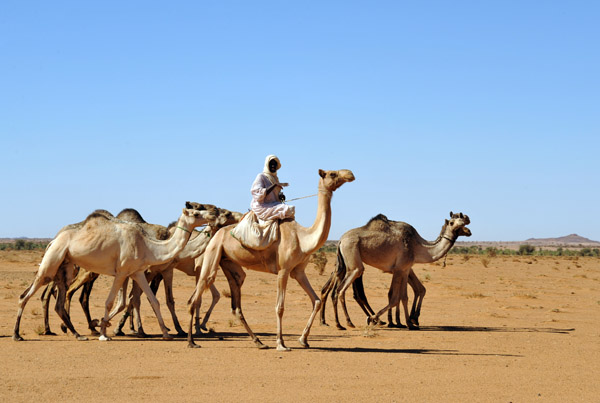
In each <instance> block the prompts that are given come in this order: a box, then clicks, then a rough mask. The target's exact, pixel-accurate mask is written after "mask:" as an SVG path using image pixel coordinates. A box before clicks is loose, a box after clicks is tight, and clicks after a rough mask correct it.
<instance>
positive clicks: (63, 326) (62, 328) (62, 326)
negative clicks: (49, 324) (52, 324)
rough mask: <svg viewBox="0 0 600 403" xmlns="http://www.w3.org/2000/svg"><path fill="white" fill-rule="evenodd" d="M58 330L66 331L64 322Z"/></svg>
mask: <svg viewBox="0 0 600 403" xmlns="http://www.w3.org/2000/svg"><path fill="white" fill-rule="evenodd" d="M60 330H62V332H63V333H67V327H66V326H65V324H64V323H61V324H60Z"/></svg>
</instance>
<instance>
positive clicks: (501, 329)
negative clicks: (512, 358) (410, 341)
mask: <svg viewBox="0 0 600 403" xmlns="http://www.w3.org/2000/svg"><path fill="white" fill-rule="evenodd" d="M417 331H421V332H486V333H495V332H497V333H557V334H570V333H571V332H573V331H575V329H574V328H570V329H558V328H553V327H507V326H503V327H489V326H421V327H420V328H419V330H417Z"/></svg>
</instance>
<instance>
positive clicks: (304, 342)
mask: <svg viewBox="0 0 600 403" xmlns="http://www.w3.org/2000/svg"><path fill="white" fill-rule="evenodd" d="M298 342H299V343H300V346H301V347H302V348H310V346H309V345H308V343H307V342H306V341H305V340H303V339H302V337H301V338H299V339H298Z"/></svg>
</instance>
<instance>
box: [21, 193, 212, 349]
mask: <svg viewBox="0 0 600 403" xmlns="http://www.w3.org/2000/svg"><path fill="white" fill-rule="evenodd" d="M188 206H189V203H187V204H186V207H188ZM203 207H204V209H203V210H194V209H191V208H184V209H183V211H182V214H181V216H180V217H179V220H178V222H177V228H178V229H180V231H177V232H176V233H175V235H174V236H172V237H171V238H170V239H168V240H166V241H158V240H155V239H153V238H152V237H150V236H148V235H147V233H146V232H145V231H144V230H143V228H142V227H140V226H139V225H138V224H135V223H131V222H127V221H122V220H117V219H111V218H107V217H106V216H105V215H102V214H91V215H89V216H88V217H87V218H86V219H85V221H84V223H83V225H82V226H81V227H79V228H72V229H67V230H64V231H62V232H60V233H59V234H58V235H57V236H56V237H55V238H54V239H53V240H52V241H51V242H50V244H49V245H48V248H47V250H46V252H45V254H44V257H43V258H42V262H41V263H40V267H39V269H38V271H37V274H36V276H35V279H34V280H33V282H32V284H31V285H30V286H29V287H28V288H27V289H26V290H25V291H24V292H23V294H21V296H20V297H19V309H18V313H17V320H16V323H15V328H14V333H13V340H16V341H21V340H23V338H22V337H21V336H20V335H19V326H20V322H21V317H22V315H23V310H24V309H25V305H26V304H27V301H28V300H29V299H30V298H31V296H32V295H33V294H34V293H35V292H36V291H37V290H38V289H39V288H40V287H41V286H43V285H46V284H48V283H49V282H50V281H52V280H55V282H56V284H60V286H59V295H63V291H64V289H65V288H66V284H68V283H70V280H71V278H72V270H69V267H72V266H73V265H77V266H79V267H85V268H86V270H88V271H91V272H94V273H98V274H107V275H111V276H114V277H115V279H114V281H113V285H112V288H111V290H110V293H109V295H108V297H107V299H106V304H105V312H104V318H103V319H102V322H101V326H100V340H110V338H109V337H107V336H106V327H107V326H108V325H109V322H108V320H109V311H110V310H111V308H112V307H113V303H114V300H115V297H116V295H117V292H118V291H119V289H120V288H121V287H122V286H123V285H124V284H125V282H126V280H127V279H128V278H129V277H130V276H131V277H132V278H133V280H134V281H136V282H137V283H138V284H139V285H140V287H141V288H142V290H143V291H144V293H145V294H146V296H147V297H148V299H149V300H150V303H151V305H152V308H153V309H154V312H155V314H156V317H157V319H158V322H159V324H160V328H161V331H162V333H163V338H164V339H167V340H169V339H171V336H169V334H168V331H167V328H166V326H165V324H164V322H163V319H162V316H161V314H160V307H159V304H158V301H157V300H156V297H155V296H154V294H152V291H151V290H150V287H149V286H148V283H147V282H146V279H145V277H144V269H145V268H146V267H147V266H149V265H156V264H161V263H164V262H167V261H169V260H171V259H173V258H174V257H175V256H176V255H177V254H178V253H179V252H180V251H181V250H182V249H183V247H184V246H185V244H186V243H187V241H188V239H189V238H190V235H191V233H192V229H193V228H195V227H197V226H200V225H204V224H206V223H208V222H210V221H214V220H215V219H216V217H217V213H218V209H217V208H216V207H215V206H212V205H205V206H203ZM59 300H62V301H60V302H61V303H64V300H63V297H61V298H59ZM58 303H59V302H58V301H57V304H58ZM59 315H60V316H61V319H63V322H64V323H65V325H67V327H68V329H69V330H70V331H71V332H72V333H73V334H74V335H75V336H76V337H77V338H78V339H85V338H82V337H81V336H80V335H79V334H78V333H77V332H76V331H75V329H74V328H73V325H72V323H71V320H70V318H69V316H68V314H67V313H66V310H65V309H64V306H63V307H62V309H61V312H59Z"/></svg>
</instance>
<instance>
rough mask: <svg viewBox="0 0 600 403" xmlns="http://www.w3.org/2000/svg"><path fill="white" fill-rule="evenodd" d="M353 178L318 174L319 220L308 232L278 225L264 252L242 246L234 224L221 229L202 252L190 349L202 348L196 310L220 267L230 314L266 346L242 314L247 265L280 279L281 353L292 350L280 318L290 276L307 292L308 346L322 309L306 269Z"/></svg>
mask: <svg viewBox="0 0 600 403" xmlns="http://www.w3.org/2000/svg"><path fill="white" fill-rule="evenodd" d="M353 180H354V175H353V174H352V171H349V170H345V169H343V170H339V171H323V170H319V193H318V195H319V201H318V209H317V217H316V219H315V222H314V223H313V225H312V226H311V227H309V228H305V227H302V226H300V225H299V224H298V223H297V222H296V221H294V220H293V219H286V220H283V221H280V224H279V238H278V239H277V240H276V241H275V242H274V243H273V244H272V245H270V246H269V247H268V248H267V249H265V250H262V251H255V250H250V249H247V248H245V247H243V246H242V245H241V243H240V242H239V241H238V240H236V239H235V238H233V236H232V235H231V230H232V228H233V227H232V226H228V227H224V228H221V229H220V230H219V231H217V233H216V234H215V236H214V237H213V239H212V240H211V241H210V243H209V244H208V247H207V248H206V252H204V262H203V263H202V271H201V272H200V278H199V280H198V283H197V285H196V290H195V291H194V294H193V295H192V297H191V298H190V301H189V303H188V312H189V313H190V324H189V332H188V347H198V345H196V344H195V343H194V340H193V335H192V320H193V315H194V311H195V309H196V306H197V304H198V303H199V301H200V298H201V297H202V293H203V292H204V290H205V289H206V288H208V287H209V286H210V285H211V284H213V283H214V281H215V278H216V275H217V271H218V269H219V264H220V265H221V268H222V269H223V272H224V274H225V276H226V277H227V281H228V282H229V287H230V289H231V306H232V311H233V312H234V314H235V315H236V317H237V318H238V320H239V321H240V322H241V323H242V325H243V326H244V328H245V329H246V332H248V335H249V336H250V337H251V338H252V340H253V341H254V343H255V344H256V345H257V346H258V347H259V348H266V346H265V345H264V344H263V343H262V342H261V341H260V340H259V339H258V337H257V336H256V335H255V334H254V333H253V332H252V330H251V329H250V327H249V326H248V323H247V322H246V319H245V318H244V315H243V313H242V306H241V287H242V284H243V283H244V278H245V277H246V273H245V272H244V270H243V267H245V268H247V269H250V270H256V271H262V272H267V273H272V274H276V275H277V305H276V308H275V309H276V313H277V350H284V351H287V350H289V348H287V347H286V346H285V343H284V341H283V334H282V333H283V330H282V318H283V311H284V302H285V291H286V287H287V282H288V278H289V277H290V276H291V277H292V278H294V279H295V280H296V281H297V282H298V283H299V284H300V286H301V287H302V289H303V290H304V291H305V292H306V294H308V296H309V298H310V300H311V303H312V306H313V308H312V312H311V315H310V317H309V319H308V323H307V325H306V327H305V328H304V331H303V332H302V335H301V336H300V339H299V341H300V345H302V346H303V347H305V348H307V347H309V346H308V341H307V339H308V335H309V333H310V328H311V326H312V322H313V320H314V318H315V316H316V314H317V312H318V311H319V308H320V306H321V301H320V300H319V297H318V296H317V294H316V293H315V292H314V291H313V289H312V287H311V285H310V282H309V281H308V278H307V276H306V273H305V268H306V265H307V264H308V261H309V258H310V256H311V255H312V253H314V252H315V251H317V250H318V249H319V248H320V247H321V246H323V244H324V243H325V241H326V240H327V236H328V235H329V228H330V227H331V198H332V197H333V192H334V191H335V190H336V189H338V188H339V187H340V186H342V185H343V184H344V183H346V182H352V181H353Z"/></svg>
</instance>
